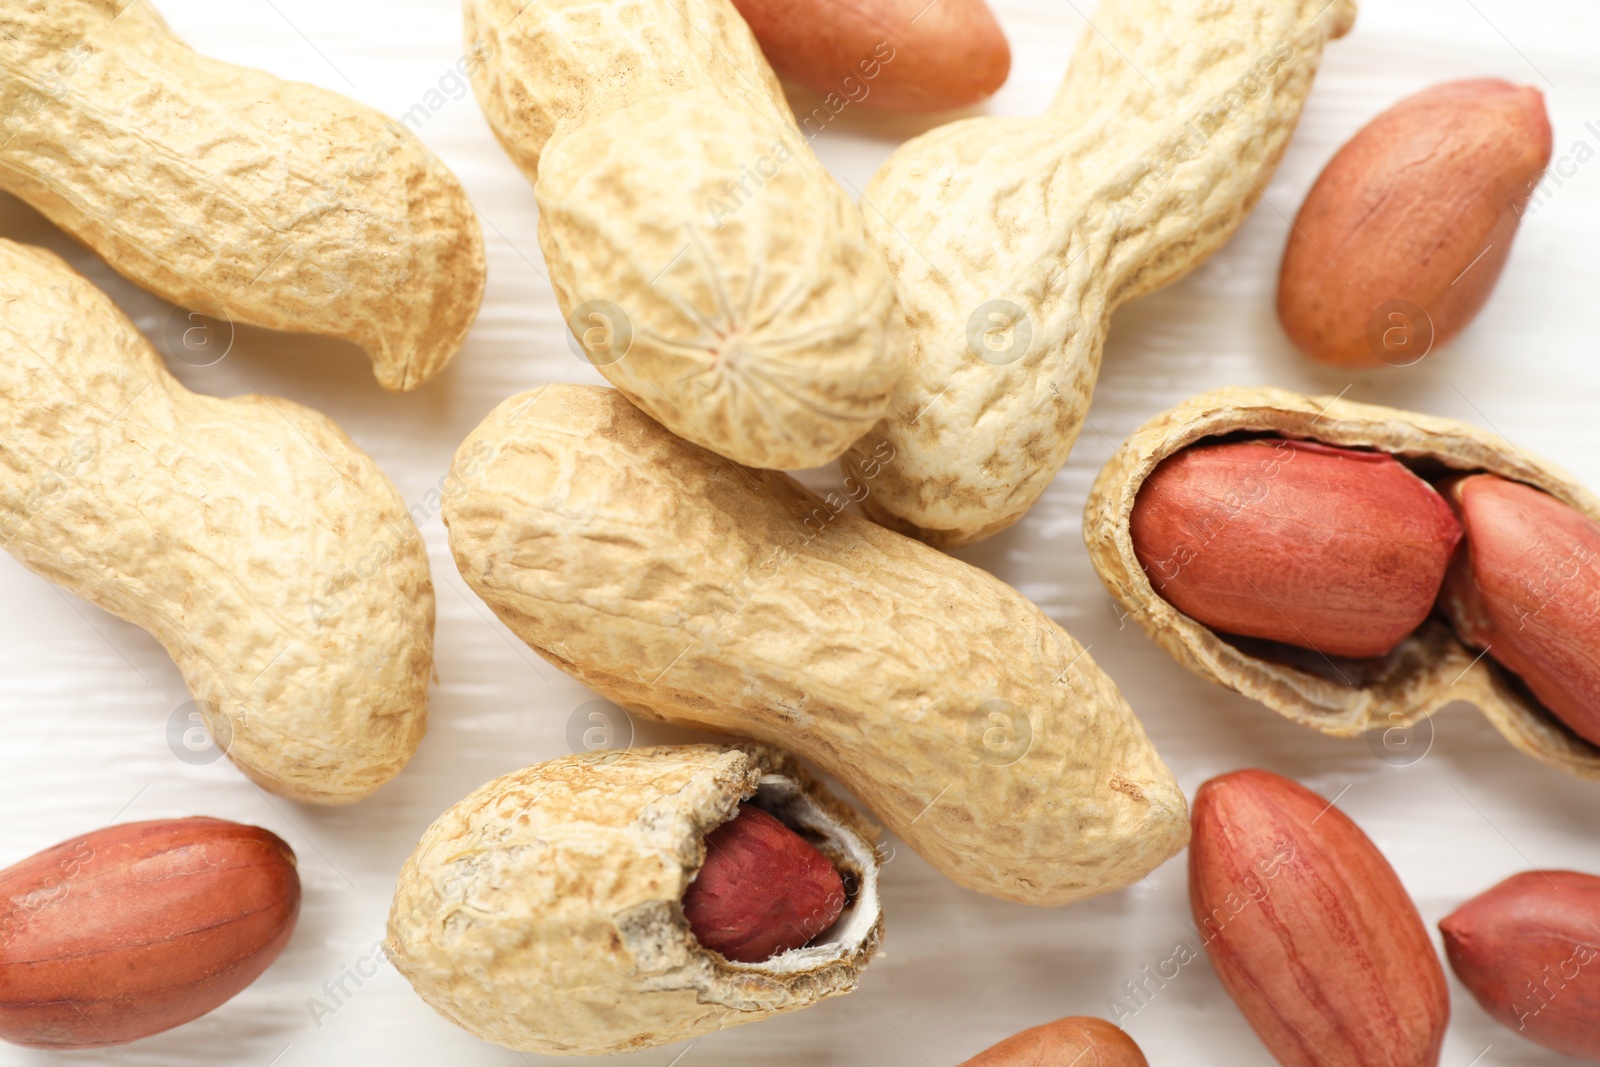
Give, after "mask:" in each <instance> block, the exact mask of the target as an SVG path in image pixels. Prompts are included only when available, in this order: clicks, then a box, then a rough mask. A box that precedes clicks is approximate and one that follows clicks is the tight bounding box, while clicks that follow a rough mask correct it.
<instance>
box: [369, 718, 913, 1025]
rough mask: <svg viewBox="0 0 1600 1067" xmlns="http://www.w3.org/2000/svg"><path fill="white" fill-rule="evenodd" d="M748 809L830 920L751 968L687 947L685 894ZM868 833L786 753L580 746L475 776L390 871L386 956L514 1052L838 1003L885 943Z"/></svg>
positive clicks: (438, 1001)
mask: <svg viewBox="0 0 1600 1067" xmlns="http://www.w3.org/2000/svg"><path fill="white" fill-rule="evenodd" d="M745 800H748V801H750V802H752V803H754V804H755V805H756V806H758V807H761V808H764V809H766V810H767V811H768V812H769V813H771V814H772V815H775V816H777V817H778V818H779V819H780V820H781V821H783V822H784V823H786V824H787V825H788V826H789V827H790V828H791V829H794V830H796V831H798V832H800V833H801V834H803V835H804V836H806V837H807V838H808V839H809V840H810V841H811V843H812V844H813V845H814V846H815V847H816V848H817V849H818V850H819V851H821V852H822V854H823V855H825V856H827V857H828V859H829V860H830V861H831V862H832V863H833V865H834V867H835V869H836V870H838V871H839V873H840V875H841V876H842V877H843V879H844V883H845V889H846V894H847V900H846V903H845V908H844V912H843V914H841V915H840V917H839V919H838V921H837V922H836V923H834V925H833V926H832V927H831V928H830V929H829V930H827V931H825V932H824V933H822V934H821V935H819V936H818V937H817V938H816V939H814V940H813V941H812V942H811V943H810V944H807V945H805V946H804V947H802V948H796V949H791V950H789V951H787V952H782V953H779V954H778V955H776V956H773V957H772V958H771V959H768V960H766V961H764V962H762V963H736V962H732V961H730V960H728V959H725V958H724V957H723V956H722V955H720V954H719V953H716V952H713V951H712V950H710V949H708V948H705V947H704V946H702V945H701V944H700V943H699V941H697V940H696V939H695V937H694V934H693V933H692V932H691V930H690V928H689V923H688V921H687V919H685V917H684V913H683V908H682V899H683V894H684V891H685V890H686V889H687V888H688V885H689V883H690V882H691V881H692V880H693V879H694V877H695V875H696V874H697V873H698V872H699V870H700V867H701V865H702V864H703V863H704V862H705V856H706V845H705V836H706V834H708V833H710V832H711V831H712V830H714V829H716V828H717V827H718V826H720V825H722V824H723V823H724V822H727V821H728V820H729V819H731V818H733V816H734V815H735V813H736V812H737V811H738V807H739V803H740V802H741V801H745ZM876 838H877V828H876V827H875V826H873V825H872V824H871V822H869V821H868V820H867V819H865V818H864V817H863V816H861V815H860V814H858V813H857V812H856V811H855V809H853V808H851V807H849V806H848V805H846V804H845V803H843V802H842V801H841V800H839V799H838V798H837V797H835V796H833V795H832V794H831V793H829V792H828V791H827V789H826V788H824V787H823V786H822V785H821V783H819V782H817V781H816V780H815V779H814V778H813V777H812V776H811V775H810V774H808V773H807V772H806V770H805V769H804V768H803V767H802V766H801V765H800V764H799V762H798V761H796V760H795V759H794V758H793V757H792V756H789V755H787V754H786V753H783V752H780V751H778V750H777V749H775V748H770V747H768V746H765V745H759V744H755V743H749V742H739V743H737V744H732V745H726V746H724V745H674V746H661V747H656V748H641V749H632V750H628V751H621V752H594V753H586V754H582V755H576V756H567V757H563V758H561V759H556V760H551V761H550V762H548V763H541V764H537V765H535V766H532V767H529V768H527V769H525V770H521V771H518V772H516V773H514V774H508V775H506V776H505V777H503V778H497V779H496V780H494V781H492V782H490V783H488V784H487V785H485V786H483V787H481V788H479V789H478V790H476V791H475V792H473V793H472V794H471V795H469V796H467V797H466V798H465V799H464V800H462V801H461V802H460V803H458V804H456V805H455V806H454V807H453V808H451V809H450V810H449V811H447V812H445V813H444V814H443V815H441V816H440V817H439V818H438V820H437V821H436V822H434V824H433V825H432V826H431V827H429V829H428V831H427V832H426V833H425V834H424V835H423V837H422V840H421V842H420V843H418V845H417V848H416V851H415V852H414V853H413V854H412V856H411V858H410V859H409V860H407V861H406V865H405V867H404V868H403V869H402V870H401V872H400V879H399V884H398V886H397V888H396V891H395V898H394V905H393V908H392V909H391V911H390V913H389V937H388V941H387V946H386V950H387V953H388V956H389V959H390V960H391V961H392V962H393V963H394V965H395V967H396V969H398V970H399V971H400V973H401V974H403V975H405V977H406V979H407V980H408V981H410V983H411V985H412V987H413V988H414V989H415V990H416V991H417V993H418V994H419V995H420V996H421V997H422V999H423V1000H425V1001H427V1002H428V1004H429V1005H431V1006H432V1007H433V1008H434V1010H435V1011H437V1012H439V1014H440V1015H443V1016H444V1017H445V1018H447V1019H449V1020H450V1021H451V1022H454V1023H455V1024H457V1025H458V1026H461V1027H463V1028H465V1029H467V1030H469V1031H471V1032H472V1033H474V1034H476V1035H477V1036H478V1037H481V1038H483V1039H484V1040H486V1041H492V1042H495V1043H496V1044H500V1045H505V1046H507V1047H509V1048H513V1049H518V1050H521V1051H524V1052H538V1053H543V1054H546V1055H557V1056H561V1055H567V1056H571V1055H601V1054H613V1053H622V1052H633V1051H635V1050H638V1049H644V1048H650V1047H652V1046H655V1045H665V1044H670V1043H672V1042H675V1041H684V1040H687V1039H688V1038H692V1037H696V1036H698V1035H700V1034H704V1033H707V1032H709V1031H712V1030H719V1029H722V1028H723V1027H727V1026H735V1025H737V1024H739V1023H746V1022H753V1021H755V1020H757V1019H762V1018H765V1017H766V1016H768V1015H772V1014H775V1013H777V1012H783V1011H793V1010H795V1009H797V1008H805V1007H810V1006H811V1005H812V1004H815V1003H817V1002H818V1001H820V1000H823V999H825V998H827V997H831V996H836V995H838V994H841V993H848V992H850V991H851V990H853V989H854V988H855V985H856V979H857V976H858V975H859V974H860V973H861V971H862V969H863V968H865V967H866V965H867V963H868V962H870V961H871V959H872V958H873V956H875V955H876V954H877V951H878V947H879V944H880V943H881V941H882V937H883V915H882V911H881V908H880V907H879V903H878V858H877V853H876V851H875V849H874V841H875V840H876Z"/></svg>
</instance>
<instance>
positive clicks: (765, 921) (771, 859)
mask: <svg viewBox="0 0 1600 1067" xmlns="http://www.w3.org/2000/svg"><path fill="white" fill-rule="evenodd" d="M844 899H845V898H844V882H843V881H842V880H841V879H840V878H839V872H838V871H836V870H834V869H833V864H831V863H829V862H828V859H827V857H826V856H824V855H823V854H822V853H820V852H818V851H817V850H816V849H815V848H813V847H812V846H811V843H810V842H808V841H807V840H806V839H805V838H803V837H801V836H800V835H799V834H797V833H795V832H794V831H793V830H791V829H789V828H788V827H787V826H785V825H784V824H783V823H781V822H779V821H778V820H777V819H775V818H773V817H772V816H771V815H769V814H767V813H766V812H764V811H762V810H761V809H760V808H758V807H756V806H754V805H753V804H741V805H740V806H739V814H738V815H736V816H734V817H733V819H731V820H729V821H728V822H725V823H723V824H722V825H721V826H719V827H717V828H716V829H715V830H713V831H711V833H709V834H707V835H706V862H705V865H704V866H702V867H701V868H700V872H699V873H698V874H697V875H696V876H695V880H694V881H693V882H691V883H690V885H689V890H688V892H687V893H685V894H684V897H683V913H684V915H685V917H687V918H688V920H689V929H691V930H693V931H694V936H695V938H696V940H698V941H699V942H700V943H701V944H702V945H704V946H705V947H706V948H709V949H712V950H713V951H716V952H720V953H722V954H723V955H724V956H726V957H728V958H729V959H730V960H737V961H738V962H740V963H760V962H761V961H762V960H767V959H771V958H772V957H773V956H776V955H778V954H779V953H780V952H787V951H788V950H789V949H792V948H799V947H801V946H802V945H804V944H806V943H807V942H809V941H810V940H811V939H812V938H814V937H816V936H817V935H818V934H821V933H822V932H823V931H825V930H827V929H828V927H830V926H832V925H833V924H834V921H835V920H837V919H838V918H839V913H840V912H842V911H843V910H844Z"/></svg>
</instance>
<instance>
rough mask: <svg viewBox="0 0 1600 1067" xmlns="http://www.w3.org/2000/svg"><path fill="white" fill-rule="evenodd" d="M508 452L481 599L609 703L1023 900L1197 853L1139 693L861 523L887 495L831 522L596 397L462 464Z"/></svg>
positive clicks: (811, 501) (495, 427) (499, 467)
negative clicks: (801, 786)
mask: <svg viewBox="0 0 1600 1067" xmlns="http://www.w3.org/2000/svg"><path fill="white" fill-rule="evenodd" d="M485 451H488V452H489V453H490V454H491V456H492V458H491V459H489V460H488V462H487V463H486V464H484V465H483V466H482V467H481V469H480V470H479V471H478V473H477V474H476V475H475V476H474V477H472V478H470V479H464V480H465V481H467V482H468V483H469V485H468V489H467V491H466V492H464V493H461V494H459V495H457V496H456V497H455V498H454V499H451V500H447V501H445V504H444V518H445V522H446V524H447V525H448V526H449V529H450V550H451V552H452V553H453V554H454V555H455V559H456V565H457V566H458V567H459V568H460V570H461V576H462V577H463V578H465V579H466V581H467V583H468V584H469V585H471V586H472V588H473V590H474V591H475V592H477V594H478V595H479V596H481V597H482V598H483V599H484V601H485V602H486V603H487V604H488V605H489V606H490V607H491V608H492V609H493V610H494V611H495V613H496V614H497V615H498V616H499V617H500V618H501V619H502V620H504V621H505V623H506V625H507V626H508V627H510V628H511V630H512V632H513V633H516V634H517V635H518V636H519V637H521V638H522V639H523V640H524V641H526V642H528V644H529V645H531V646H532V647H533V648H534V649H535V650H537V651H538V652H539V653H540V655H542V656H544V657H545V658H546V659H548V660H550V661H551V662H552V663H554V664H555V665H556V666H557V667H559V668H560V669H561V670H564V671H566V672H567V673H569V674H571V675H572V676H573V677H575V678H577V679H578V680H579V681H581V682H583V683H584V684H585V685H588V686H590V687H591V688H593V689H595V690H597V691H599V692H600V693H602V694H603V695H605V696H606V697H607V698H609V699H611V700H614V701H616V702H617V703H618V704H621V705H622V706H623V707H625V708H627V709H629V710H630V711H637V712H639V713H641V714H645V715H650V716H652V717H656V718H661V719H665V720H667V721H669V722H673V723H676V724H679V725H683V726H693V727H697V728H701V729H709V730H716V731H721V732H725V733H733V734H738V735H741V736H745V737H752V738H755V739H756V740H759V741H764V742H766V743H769V744H773V745H781V746H783V747H785V748H788V749H791V750H792V751H794V752H795V754H796V755H799V756H801V757H802V758H806V759H811V760H814V761H815V762H816V763H817V765H818V766H819V767H820V768H821V769H822V770H823V771H825V772H826V773H828V774H831V775H834V776H835V777H837V778H838V779H839V780H840V781H841V782H843V783H844V784H845V785H846V786H847V787H848V788H849V789H850V790H851V791H852V792H854V793H855V794H856V796H858V797H860V798H861V800H862V802H863V803H864V804H866V805H867V807H868V808H870V809H871V810H872V811H873V812H874V813H875V814H876V815H877V816H878V817H879V818H881V819H882V820H883V821H884V822H885V823H887V824H889V826H890V828H891V829H893V830H894V831H895V833H897V834H899V835H900V836H901V837H902V838H904V839H905V841H906V843H907V844H908V845H910V846H911V847H912V848H914V849H916V850H917V852H919V853H920V854H921V855H922V856H923V857H924V858H926V859H927V860H928V862H929V863H931V864H933V865H934V867H936V868H937V869H938V870H940V871H941V872H943V873H944V874H945V875H947V876H948V877H950V878H952V879H954V880H955V881H956V882H958V883H960V884H961V885H964V886H967V887H968V888H971V889H975V890H978V891H979V892H984V893H990V894H993V895H995V896H1000V897H1004V898H1006V899H1008V900H1016V901H1020V902H1023V903H1030V904H1064V903H1067V902H1068V901H1072V900H1078V899H1082V898H1084V897H1088V896H1092V895H1093V894H1095V893H1102V892H1105V891H1107V890H1109V889H1115V888H1120V887H1122V886H1124V885H1127V884H1129V883H1130V882H1134V881H1137V880H1138V879H1139V878H1140V877H1141V876H1142V875H1143V874H1144V873H1145V872H1147V871H1149V870H1151V869H1153V868H1154V867H1156V866H1158V865H1159V864H1160V863H1161V862H1162V861H1164V860H1165V859H1167V858H1168V857H1169V856H1171V855H1172V854H1173V853H1175V852H1177V851H1178V850H1179V849H1181V848H1182V847H1183V842H1184V840H1185V837H1186V835H1187V832H1188V820H1187V819H1186V818H1185V815H1186V805H1185V803H1184V798H1183V794H1182V792H1181V791H1180V790H1179V789H1178V788H1177V784H1176V782H1174V781H1173V779H1172V775H1171V772H1170V771H1168V770H1167V768H1166V766H1165V765H1164V764H1163V763H1162V762H1161V758H1160V756H1159V755H1158V754H1157V753H1156V751H1155V749H1154V747H1153V746H1152V745H1151V744H1150V741H1149V739H1148V737H1146V735H1145V732H1144V729H1143V727H1142V726H1140V724H1139V721H1138V719H1137V718H1135V716H1134V714H1133V711H1132V709H1130V708H1129V707H1128V703H1127V701H1126V700H1125V699H1124V698H1123V696H1122V694H1121V693H1120V692H1119V691H1118V689H1117V687H1116V685H1115V683H1114V682H1112V681H1111V679H1110V678H1109V677H1107V676H1106V674H1105V672H1104V671H1102V670H1101V669H1100V668H1099V667H1098V666H1097V665H1096V664H1095V662H1094V660H1093V659H1092V658H1091V657H1090V655H1089V654H1088V652H1087V651H1086V650H1085V649H1084V648H1083V647H1082V646H1081V645H1079V644H1078V643H1077V642H1076V641H1074V640H1073V639H1072V637H1071V635H1069V634H1068V633H1067V632H1066V631H1065V630H1063V629H1062V628H1061V627H1060V626H1058V625H1056V624H1055V623H1054V622H1053V621H1051V620H1050V619H1049V618H1048V617H1047V616H1045V614H1044V613H1043V612H1041V611H1040V610H1039V609H1038V607H1036V606H1035V605H1034V604H1032V603H1030V602H1029V601H1028V600H1027V598H1025V597H1023V596H1022V595H1021V594H1020V593H1018V592H1017V591H1016V590H1015V589H1012V588H1011V587H1010V586H1008V585H1006V584H1004V583H1003V582H1000V581H998V580H996V579H995V578H994V577H993V576H992V575H989V574H986V573H984V572H983V571H980V570H978V569H977V568H975V567H972V566H969V565H968V564H965V563H962V562H960V561H959V560H956V559H952V558H951V557H950V556H947V555H945V554H944V553H942V552H938V551H936V550H934V549H932V548H929V547H928V546H927V545H924V544H920V543H919V542H916V541H913V540H911V539H910V538H907V537H902V536H901V535H900V534H897V533H894V532H892V531H889V530H885V529H884V528H883V527H881V526H878V525H876V524H874V523H871V522H867V521H866V520H864V519H860V518H857V517H855V516H854V515H851V514H849V512H848V511H847V510H846V507H847V505H848V503H849V500H850V499H858V500H859V499H860V497H861V496H862V495H863V494H864V493H866V492H868V491H869V490H870V487H871V485H872V484H873V483H872V482H870V481H859V480H857V479H855V478H852V479H850V480H849V481H848V482H846V483H845V486H844V489H843V491H841V492H835V493H830V494H828V496H827V497H826V498H824V499H819V498H818V497H816V496H814V495H812V494H811V493H809V492H807V491H806V490H805V489H803V488H802V487H801V486H800V485H799V484H797V483H796V482H795V481H794V480H793V479H791V478H789V477H788V476H786V475H783V474H779V473H776V472H761V471H752V470H749V469H747V468H744V467H740V466H738V465H737V464H735V463H732V462H730V461H728V460H726V459H723V458H722V457H720V456H717V455H716V454H714V453H712V452H709V451H707V450H706V449H703V448H698V447H696V446H694V445H692V444H690V443H688V442H687V441H683V440H680V439H679V438H677V437H675V436H673V435H672V434H671V433H669V432H668V431H667V430H666V429H665V428H663V427H662V426H661V425H659V424H658V423H656V422H653V421H652V420H651V419H650V418H649V417H648V416H647V415H645V414H644V413H643V412H641V411H640V410H639V409H638V408H636V407H634V406H633V405H632V404H630V403H628V401H627V399H626V398H625V397H623V396H622V395H621V394H620V393H618V392H616V391H615V390H611V389H597V388H593V387H588V386H580V385H547V386H544V387H543V388H541V389H538V390H534V391H532V392H529V393H524V394H523V395H521V396H516V397H512V398H510V399H509V400H506V401H505V402H504V403H502V404H501V405H500V406H499V407H497V408H495V410H494V411H492V412H490V413H489V415H488V416H487V417H486V418H485V419H484V421H483V422H482V424H480V425H479V426H478V428H477V429H476V430H474V431H473V432H472V434H471V436H470V437H468V439H467V440H466V441H465V442H464V443H463V444H462V448H461V451H460V452H458V453H457V455H458V462H469V461H471V460H472V457H473V456H475V455H481V454H482V453H483V452H485ZM893 463H894V457H893V455H892V454H884V455H883V456H881V457H880V460H879V465H878V467H877V468H875V469H876V470H877V471H878V472H879V473H882V472H883V471H886V470H887V469H888V468H889V466H891V465H892V464H893ZM870 476H871V475H870V474H866V475H864V477H869V478H870ZM847 494H849V496H847Z"/></svg>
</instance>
